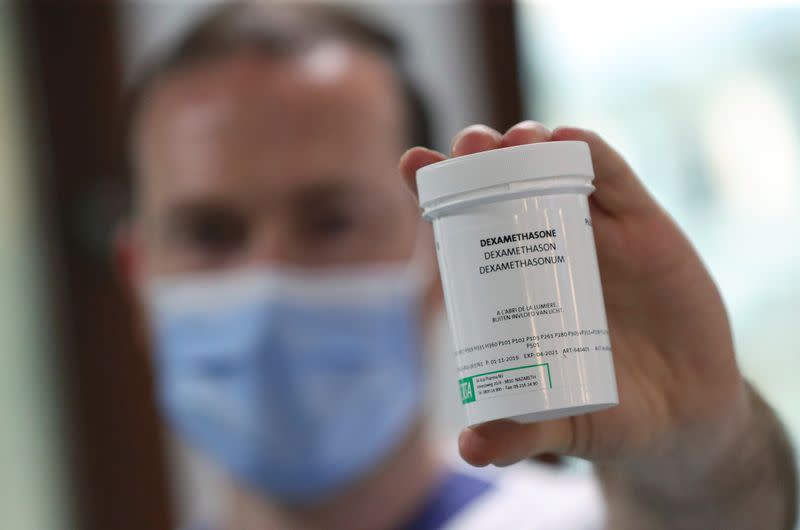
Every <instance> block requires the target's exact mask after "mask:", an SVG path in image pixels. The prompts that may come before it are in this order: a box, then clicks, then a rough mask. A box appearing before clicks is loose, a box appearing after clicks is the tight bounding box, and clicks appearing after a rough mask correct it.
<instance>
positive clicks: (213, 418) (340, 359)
mask: <svg viewBox="0 0 800 530" xmlns="http://www.w3.org/2000/svg"><path fill="white" fill-rule="evenodd" d="M130 117H131V120H130V124H129V126H128V131H127V132H128V135H129V142H128V148H129V162H130V171H131V175H132V178H133V180H134V190H133V191H134V193H133V204H132V208H133V211H132V215H131V219H130V222H129V224H128V226H127V228H126V229H125V230H124V231H122V232H121V234H122V235H121V237H120V239H119V242H118V243H119V244H118V253H119V256H120V263H121V265H122V268H123V270H124V273H125V275H126V277H127V278H128V279H129V281H130V284H131V286H132V288H133V291H134V292H135V293H136V295H137V297H138V300H139V302H140V305H141V308H142V311H143V313H144V314H145V315H147V318H148V321H149V323H150V328H151V335H152V341H153V349H154V352H153V360H154V363H155V367H156V372H157V375H158V380H159V390H158V392H159V401H160V404H161V408H162V411H163V414H164V417H165V419H166V421H167V423H168V424H169V425H170V427H171V428H172V429H174V430H175V432H176V433H177V434H178V435H179V436H180V437H181V438H182V439H183V440H184V441H185V442H186V443H188V444H189V445H191V446H193V447H195V448H196V449H198V450H199V451H200V452H201V453H202V454H204V455H205V456H206V457H207V458H208V459H209V460H210V461H211V462H213V463H215V464H216V465H217V466H218V467H219V468H221V469H222V470H223V471H224V472H225V473H226V475H227V477H228V479H229V480H228V501H229V502H228V506H227V509H226V512H225V514H224V520H222V521H219V522H217V524H218V525H219V526H218V527H219V528H226V529H231V530H233V529H247V530H251V529H252V530H255V529H261V528H265V529H266V528H269V529H273V528H274V529H292V530H294V529H299V530H302V529H326V530H335V529H353V530H358V529H365V530H366V529H370V530H373V529H374V530H381V529H397V528H407V529H430V528H452V529H461V528H464V529H466V528H481V529H501V528H507V529H518V528H558V529H573V528H601V527H603V526H604V525H607V526H608V527H610V528H637V529H641V528H698V529H700V528H702V529H707V528H726V529H737V528H748V529H749V528H764V529H772V528H774V529H780V528H790V527H791V525H792V524H793V523H792V521H793V520H794V517H795V511H796V508H795V505H794V502H795V497H796V491H795V489H794V488H795V478H794V463H793V458H792V454H791V449H790V447H789V445H788V442H787V441H786V437H785V435H784V433H783V430H782V428H781V426H780V423H779V422H778V420H777V419H776V417H775V415H774V414H773V413H772V411H771V410H770V408H769V407H768V406H767V405H766V404H765V403H764V401H763V400H762V399H761V398H760V397H759V396H758V394H757V393H756V392H755V391H754V390H753V389H752V387H750V386H749V385H748V384H747V383H746V382H745V380H744V379H743V377H742V375H741V374H740V372H739V371H738V368H737V366H736V362H735V358H734V353H733V346H732V340H731V332H730V328H729V325H728V321H727V317H726V315H725V311H724V308H723V306H722V302H721V300H720V297H719V294H718V293H717V290H716V287H715V286H714V283H713V282H712V280H711V278H710V277H709V275H708V273H707V271H706V270H705V268H704V266H703V265H702V263H701V262H700V260H699V258H698V257H697V255H696V253H695V251H694V250H693V249H692V247H691V245H690V244H689V242H688V241H687V240H686V239H685V238H684V236H683V235H682V234H681V233H680V231H679V230H678V228H677V227H676V226H675V224H674V223H673V222H672V221H671V220H670V218H669V217H668V216H667V214H666V213H664V212H663V210H661V208H660V207H659V206H658V204H657V203H655V202H654V200H653V199H652V198H651V197H650V196H649V195H648V193H647V192H646V190H645V189H644V187H643V186H642V184H641V183H640V182H639V180H638V179H637V177H636V176H635V175H634V174H633V172H632V171H631V169H630V168H629V167H628V165H627V164H626V163H625V162H624V160H623V159H622V158H621V157H620V155H619V154H617V153H616V152H615V151H613V150H612V149H611V148H610V147H609V146H608V145H607V144H606V143H605V142H604V141H603V140H602V139H601V138H600V137H599V136H597V135H596V134H594V133H592V132H588V131H585V130H582V129H577V128H559V129H556V130H554V131H550V130H548V129H546V128H545V127H544V126H542V125H541V124H538V123H535V122H523V123H520V124H518V125H517V126H515V127H513V128H511V129H510V130H508V131H507V132H505V133H504V134H501V133H500V132H498V131H495V130H492V129H490V128H488V127H485V126H472V127H469V128H467V129H465V130H464V131H462V132H461V133H460V134H459V135H458V136H457V137H456V138H455V139H454V141H453V145H452V152H451V153H450V154H451V156H462V155H466V154H469V153H474V152H478V151H483V150H487V149H494V148H497V147H504V146H510V145H518V144H523V143H531V142H539V141H550V140H583V141H586V142H588V143H589V144H590V147H591V151H592V154H593V163H594V166H595V171H596V174H597V180H596V185H597V191H596V192H595V194H594V195H592V197H591V205H592V215H593V221H594V230H595V237H596V240H597V248H598V256H599V261H600V267H601V276H602V281H603V290H604V295H605V299H606V306H607V312H608V318H609V325H610V332H611V337H612V342H613V345H614V356H615V363H616V367H617V376H618V381H619V390H620V405H619V406H618V407H617V408H614V409H611V410H608V411H603V412H598V413H594V414H589V415H585V416H580V417H573V418H565V419H562V420H554V421H549V422H543V423H536V424H529V425H519V424H514V423H511V422H503V421H501V422H493V423H489V424H485V425H481V426H478V427H475V428H472V429H466V430H464V431H463V432H462V434H461V437H460V439H459V448H460V452H461V455H462V456H463V458H464V459H465V460H466V461H467V462H469V463H471V464H473V465H475V466H485V465H488V464H490V463H493V464H496V465H498V466H505V465H509V464H511V463H514V462H518V461H520V460H523V459H527V458H529V457H531V456H534V455H537V454H542V453H558V454H566V455H574V456H579V457H583V458H586V459H588V460H590V461H592V462H593V463H594V464H595V470H596V476H597V479H594V478H593V477H592V476H589V475H586V476H584V477H582V478H581V479H580V480H574V479H565V478H564V477H563V476H561V473H560V472H559V471H555V470H551V469H539V468H535V467H531V468H530V469H535V471H531V472H529V473H522V472H520V473H516V474H514V473H509V474H506V475H501V476H499V477H498V478H497V479H487V478H483V477H478V476H476V475H472V474H469V473H466V472H462V471H458V470H456V469H453V468H452V466H449V465H448V464H447V463H445V460H444V459H443V458H442V457H441V456H440V454H439V451H438V450H437V448H436V447H434V444H432V443H431V441H430V439H429V437H428V434H427V430H426V427H425V422H424V418H423V416H424V412H423V406H422V405H423V398H422V394H423V392H422V388H421V386H422V379H423V371H422V368H421V356H422V346H421V345H422V342H423V337H424V334H425V332H426V330H427V327H428V326H429V324H428V323H429V322H430V321H431V320H432V317H433V315H434V314H435V312H437V311H439V310H440V306H441V291H440V286H439V283H438V276H437V271H436V266H435V260H434V254H433V249H432V242H431V234H430V229H429V227H428V226H427V225H426V224H425V223H424V222H422V221H421V220H420V216H419V209H418V207H417V206H416V204H415V201H414V200H413V197H412V194H410V193H409V192H408V189H406V188H405V187H404V186H402V183H401V181H400V176H399V175H398V174H397V173H398V171H397V161H398V159H401V162H400V172H401V173H402V175H403V176H404V177H405V179H406V180H407V182H408V184H409V185H410V187H411V189H412V190H413V189H414V184H413V181H414V175H415V172H416V170H417V169H419V168H420V167H423V166H424V165H426V164H429V163H433V162H436V161H439V160H443V159H444V158H445V156H444V155H442V154H440V153H437V152H434V151H431V150H429V149H426V148H422V147H416V148H413V149H410V150H407V147H408V146H410V145H415V144H417V145H429V143H430V142H429V138H428V136H427V134H426V130H427V126H426V118H425V115H424V113H423V112H422V107H421V106H420V102H419V99H418V96H417V95H416V93H415V91H414V90H413V88H412V86H411V85H410V83H409V81H408V78H407V77H406V76H405V75H404V74H403V73H402V69H401V68H399V66H398V64H397V61H396V59H395V58H394V51H393V46H392V44H391V41H390V39H388V38H386V37H385V36H383V35H381V33H380V32H377V31H375V30H373V29H371V28H369V27H368V26H365V25H363V24H362V23H360V22H358V21H357V20H355V19H353V18H351V17H348V16H345V15H343V14H341V13H339V12H337V11H335V10H332V9H330V8H322V7H315V8H311V7H304V8H299V7H292V8H286V7H284V8H282V9H278V8H276V7H265V6H261V5H255V4H253V5H250V4H235V5H232V6H227V7H225V8H223V9H222V10H221V11H220V12H217V13H215V14H213V15H211V16H210V17H208V18H206V19H204V20H201V21H200V22H198V23H197V25H195V26H194V27H193V28H192V29H190V31H189V32H188V33H187V35H186V36H185V37H184V38H183V39H182V40H180V41H179V42H178V44H177V45H176V46H175V47H174V49H173V50H172V51H171V52H170V53H168V54H167V55H166V56H165V57H164V58H163V59H162V60H161V61H159V62H158V63H157V64H156V66H155V67H154V69H153V70H152V71H151V72H150V74H149V75H147V76H145V78H144V80H143V81H142V82H141V83H140V84H139V85H138V86H137V88H136V90H135V99H134V104H133V105H132V107H131V114H130ZM404 153H405V154H404ZM401 155H402V158H401ZM454 391H455V390H454ZM530 465H531V466H533V464H530ZM514 469H521V468H520V466H515V468H514ZM509 477H511V478H509ZM601 491H602V495H601ZM214 528H216V527H214Z"/></svg>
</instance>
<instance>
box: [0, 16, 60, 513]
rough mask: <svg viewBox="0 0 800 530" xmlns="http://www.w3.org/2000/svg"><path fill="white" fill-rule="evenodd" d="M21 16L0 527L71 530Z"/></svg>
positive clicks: (3, 135) (12, 80)
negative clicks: (23, 73)
mask: <svg viewBox="0 0 800 530" xmlns="http://www.w3.org/2000/svg"><path fill="white" fill-rule="evenodd" d="M17 15H18V13H17V12H16V11H14V10H13V9H12V6H11V5H10V4H8V3H6V2H3V3H0V116H2V119H0V527H2V528H14V529H16V528H19V529H34V528H43V529H47V528H52V529H55V528H69V527H72V524H73V522H74V521H73V519H72V513H71V510H70V508H71V501H72V500H73V499H72V497H71V496H70V494H69V487H68V484H69V482H68V478H69V476H68V471H69V470H68V465H67V463H66V462H67V449H66V447H65V444H66V440H67V436H65V431H64V413H65V410H64V407H62V398H63V393H62V390H63V389H62V388H61V386H60V383H61V379H60V378H59V374H58V367H59V366H60V360H59V359H58V358H57V357H56V355H55V352H54V350H53V337H52V331H53V330H52V326H51V320H50V317H51V312H50V310H49V300H48V296H47V294H46V293H47V292H48V287H50V286H51V284H50V280H49V275H48V273H47V271H48V265H47V260H46V258H45V255H46V250H45V248H44V245H43V241H44V238H43V237H42V236H43V233H42V226H41V223H40V220H41V219H40V212H39V211H38V210H37V205H38V203H39V201H38V200H37V199H36V197H35V192H36V191H37V186H36V183H35V182H34V173H33V168H32V165H31V157H32V156H33V155H34V153H35V151H34V149H33V146H32V145H31V142H30V140H31V133H32V127H31V121H30V116H29V115H28V114H27V112H26V103H27V102H28V101H27V98H26V95H27V93H26V88H27V86H26V84H25V83H24V82H23V79H22V75H21V74H22V69H23V68H24V66H25V63H24V60H23V59H24V58H23V56H22V53H21V50H22V46H21V43H20V37H21V35H20V32H19V26H18V25H17V24H16V22H17V21H18V18H17ZM65 525H66V526H65Z"/></svg>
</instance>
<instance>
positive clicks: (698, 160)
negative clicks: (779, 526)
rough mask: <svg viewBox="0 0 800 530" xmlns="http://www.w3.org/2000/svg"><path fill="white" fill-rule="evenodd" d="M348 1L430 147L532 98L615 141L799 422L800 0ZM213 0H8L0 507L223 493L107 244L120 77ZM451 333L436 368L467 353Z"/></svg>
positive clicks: (97, 508)
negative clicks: (396, 44)
mask: <svg viewBox="0 0 800 530" xmlns="http://www.w3.org/2000/svg"><path fill="white" fill-rule="evenodd" d="M783 4H786V2H783ZM348 5H349V6H350V7H351V8H352V9H354V10H356V11H358V12H359V13H361V14H362V15H364V16H366V17H369V18H372V19H374V20H375V21H377V22H379V23H381V24H383V25H385V26H386V27H388V28H389V29H391V30H393V31H394V32H396V33H397V34H398V35H399V36H400V37H402V38H403V39H404V41H405V42H406V47H407V58H408V63H409V67H410V69H411V70H412V73H413V74H414V75H415V77H416V78H417V79H418V80H419V82H420V84H421V87H422V89H423V92H424V93H425V95H426V96H427V99H428V103H429V105H430V106H431V108H432V110H433V111H434V121H435V138H436V145H435V147H437V148H439V149H443V150H447V149H448V146H449V141H450V138H451V136H452V135H453V134H454V133H455V132H456V131H457V130H458V129H460V128H461V127H463V126H465V125H468V124H470V123H473V122H486V123H488V124H490V125H493V126H496V127H498V128H504V127H507V126H509V125H511V124H512V123H513V122H515V121H516V120H518V119H521V118H523V117H531V118H534V119H538V120H540V121H543V122H544V123H545V124H547V125H549V126H557V125H559V124H575V125H581V126H586V127H591V128H594V129H597V130H598V131H600V132H601V133H602V134H603V135H605V136H606V137H608V138H609V139H610V140H611V142H612V143H613V144H615V145H616V146H617V147H619V149H620V150H621V151H622V152H623V153H624V154H625V156H626V157H627V158H628V159H629V160H630V161H631V163H632V165H633V166H634V167H635V168H636V169H637V170H638V172H639V174H640V176H641V177H642V178H643V180H644V181H645V182H646V184H647V185H648V187H649V188H650V189H651V190H652V192H653V193H654V194H655V195H656V197H657V198H658V199H659V200H660V201H661V202H662V203H663V204H664V205H665V207H666V208H667V209H668V210H669V211H670V213H671V214H672V215H673V216H674V217H675V218H676V220H677V221H678V222H679V223H680V224H681V226H682V227H683V229H684V230H685V231H686V232H687V233H688V235H689V237H690V238H691V239H692V241H693V242H694V243H695V244H696V245H697V247H698V249H699V251H700V253H701V255H702V256H703V258H704V260H705V261H706V263H707V265H708V266H709V268H710V269H711V272H712V275H713V276H714V278H715V279H716V280H717V282H718V283H719V284H720V287H721V290H722V293H723V296H724V298H725V301H726V303H727V305H728V309H729V312H730V315H731V319H732V322H733V325H734V332H735V336H736V341H737V348H738V355H739V360H740V363H741V365H742V369H743V371H744V373H745V375H746V376H747V377H749V378H750V379H752V380H753V381H754V382H755V384H756V385H757V386H758V387H759V389H760V390H761V391H763V392H764V393H765V395H766V396H767V397H768V398H769V399H770V401H771V402H772V403H773V404H774V405H775V406H776V408H777V409H778V410H779V412H780V413H781V415H782V417H783V418H784V419H785V421H786V423H787V425H788V426H789V427H790V430H791V432H792V434H793V436H795V438H796V439H797V437H798V435H800V394H798V392H797V391H796V390H795V387H796V384H795V382H794V378H795V374H796V373H797V372H799V371H800V357H799V356H798V355H797V352H798V340H797V335H796V331H795V330H796V324H795V322H796V319H797V318H798V316H800V243H799V242H800V222H799V221H798V217H797V213H796V208H795V207H794V204H795V202H796V201H797V200H798V199H800V39H798V36H800V6H787V5H782V6H780V7H777V6H770V5H769V3H760V4H759V5H755V3H751V4H750V7H740V8H735V9H726V8H723V7H714V8H710V7H709V8H697V7H693V8H687V7H669V8H667V7H661V8H658V9H653V8H647V9H645V8H643V7H636V6H635V5H632V4H631V3H626V5H625V7H623V8H618V7H617V8H615V7H614V6H613V5H612V4H609V3H600V4H598V3H592V4H591V5H582V6H581V7H580V8H579V14H580V16H576V9H578V8H576V7H575V5H574V4H573V3H571V2H568V3H554V2H548V3H544V4H543V3H533V2H518V3H513V4H512V3H510V2H495V1H489V0H486V1H478V0H475V1H472V2H456V1H451V2H446V1H424V0H416V1H414V0H402V1H394V2H384V3H380V4H379V3H375V2H370V3H362V4H352V3H349V4H348ZM12 6H15V7H16V8H17V9H16V10H12V9H11V7H12ZM210 7H212V4H209V3H207V2H198V1H190V0H143V1H133V0H129V1H120V0H117V1H110V0H109V1H104V2H99V1H98V2H77V1H76V2H59V3H55V2H39V1H22V0H18V1H16V2H14V3H9V2H4V3H0V116H2V119H0V303H1V304H2V305H0V343H2V348H0V351H2V353H1V354H0V355H1V356H0V362H1V363H2V365H1V366H0V421H2V434H0V465H2V469H0V527H1V528H6V527H8V528H14V529H36V530H46V529H56V528H57V529H62V528H80V529H87V530H100V529H103V530H106V529H109V528H113V529H115V530H125V529H140V528H171V527H173V526H175V524H176V523H177V522H179V521H188V520H191V519H195V518H197V517H202V516H204V515H206V514H208V513H212V512H214V511H215V510H216V509H217V507H218V498H217V497H216V496H215V494H214V492H215V477H214V476H213V473H212V472H211V471H210V470H209V469H206V468H204V467H203V465H202V463H201V462H200V461H199V460H198V459H197V458H195V457H194V456H193V455H190V454H187V453H185V452H184V451H183V450H179V449H177V447H176V445H175V444H174V443H173V442H172V441H171V440H169V438H168V437H165V436H164V433H163V432H162V430H161V428H160V427H159V424H158V420H157V415H156V413H155V408H154V406H153V400H152V376H151V374H150V372H149V369H148V366H147V352H146V348H145V347H144V346H143V344H141V341H139V340H137V335H136V333H135V330H134V328H133V326H132V324H131V318H130V317H131V315H130V308H129V307H128V305H127V303H126V299H125V296H124V293H123V291H122V289H121V287H120V284H119V282H118V281H117V280H116V278H115V276H114V273H113V267H112V263H111V256H110V254H109V251H108V244H107V242H108V240H109V238H110V237H111V233H112V231H113V226H114V220H115V219H116V216H117V215H118V213H119V210H120V197H121V189H122V188H123V187H124V183H123V182H121V181H120V176H119V174H118V173H116V170H115V166H114V162H113V161H114V157H115V153H114V142H113V137H114V136H115V133H116V132H117V121H116V118H117V114H118V106H119V101H120V94H121V93H122V91H123V89H124V85H125V83H126V81H127V80H129V79H130V78H131V77H132V76H133V75H135V73H136V71H137V70H138V69H139V68H141V67H142V65H144V64H146V62H147V60H148V57H151V56H152V54H154V53H157V52H158V51H159V50H160V49H161V47H163V46H165V45H166V44H167V43H168V42H169V41H170V40H171V39H173V38H175V37H176V35H177V34H178V32H179V31H181V29H182V28H184V27H185V26H186V25H187V24H189V23H190V22H191V21H192V20H193V19H194V17H197V16H199V15H200V14H202V13H203V12H204V11H205V10H207V9H209V8H210ZM439 330H440V332H439V333H438V334H437V336H435V337H432V340H431V344H429V346H428V349H429V350H430V352H431V355H429V359H430V360H431V370H430V372H431V379H432V380H434V381H435V380H437V379H440V380H447V378H450V377H451V374H452V369H453V367H452V365H451V363H452V360H451V357H450V356H449V354H448V353H447V352H449V351H450V348H449V345H448V339H447V334H446V330H445V328H444V322H443V321H442V322H441V323H440V326H439ZM432 386H433V385H432ZM436 386H438V389H437V390H434V391H431V392H430V403H431V407H430V416H431V418H432V424H433V425H434V427H435V429H436V433H437V434H438V435H439V436H440V437H441V439H442V440H449V439H450V437H451V436H453V435H454V433H455V432H456V431H457V430H458V428H459V427H460V425H461V421H462V412H461V410H460V408H459V405H458V401H457V399H456V387H455V385H454V386H453V388H452V392H449V391H448V390H447V388H446V387H444V386H443V385H441V384H439V385H436ZM7 523H8V524H7Z"/></svg>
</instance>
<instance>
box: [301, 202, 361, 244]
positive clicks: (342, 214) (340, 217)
mask: <svg viewBox="0 0 800 530" xmlns="http://www.w3.org/2000/svg"><path fill="white" fill-rule="evenodd" d="M356 224H357V222H356V218H355V214H353V213H352V212H348V211H345V210H343V209H323V210H319V211H316V212H313V213H312V214H310V215H308V217H307V219H306V222H305V223H304V225H305V226H304V230H305V231H306V233H307V235H308V236H309V237H313V238H317V239H333V238H338V237H343V236H346V235H348V234H349V233H350V232H352V231H353V230H355V228H356Z"/></svg>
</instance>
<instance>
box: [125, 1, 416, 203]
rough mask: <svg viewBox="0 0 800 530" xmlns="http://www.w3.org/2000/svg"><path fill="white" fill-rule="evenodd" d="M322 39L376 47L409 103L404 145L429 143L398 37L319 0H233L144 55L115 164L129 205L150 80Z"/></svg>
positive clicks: (298, 49) (293, 50)
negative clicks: (151, 56)
mask: <svg viewBox="0 0 800 530" xmlns="http://www.w3.org/2000/svg"><path fill="white" fill-rule="evenodd" d="M326 41H338V42H341V43H344V44H349V45H352V46H355V47H358V48H362V49H366V50H369V51H373V52H376V53H378V54H379V55H380V56H381V57H383V58H384V59H385V60H386V61H387V62H388V63H389V65H390V66H391V67H392V69H393V70H394V72H395V75H396V78H397V80H398V85H399V88H400V92H401V97H402V99H403V100H404V103H405V105H406V108H407V113H406V115H407V124H408V131H409V134H408V140H407V141H408V146H409V147H410V146H412V145H424V146H428V145H431V141H432V134H431V121H430V116H429V113H428V109H427V106H426V104H425V101H424V99H423V97H422V95H421V93H420V91H419V90H418V88H417V86H416V84H415V83H414V81H413V79H412V78H411V76H410V74H409V73H408V72H407V70H406V68H405V66H404V62H403V49H402V46H401V44H400V41H399V40H398V39H397V38H396V37H395V36H394V35H392V34H390V33H388V32H387V31H385V30H384V29H382V28H379V27H378V26H375V25H373V24H370V23H368V22H366V21H365V20H363V19H361V18H359V17H358V16H356V15H354V14H353V13H352V12H350V11H347V10H344V9H342V8H337V7H334V6H330V5H324V4H300V5H291V6H289V5H284V4H279V5H268V4H265V3H264V2H263V1H262V2H255V1H246V0H243V1H236V2H230V3H226V4H224V5H223V6H221V7H217V8H215V9H213V10H212V11H210V12H209V13H208V14H206V15H205V16H203V17H202V18H201V19H199V20H198V21H197V22H195V23H194V24H192V25H191V26H190V27H189V29H188V30H187V31H185V32H184V33H183V35H182V36H181V37H180V38H178V40H177V41H175V43H174V44H173V45H172V46H170V47H168V49H167V50H166V51H165V52H163V53H162V54H160V55H159V56H157V57H156V58H155V60H153V61H152V62H150V63H149V64H148V65H147V67H146V68H145V69H144V71H143V72H142V73H141V74H140V75H139V76H138V77H137V78H136V79H135V80H134V82H133V83H132V84H131V86H130V87H129V89H128V91H127V97H126V101H125V104H124V109H123V116H122V118H123V121H122V128H121V129H122V130H121V137H120V145H119V150H120V166H121V168H120V171H121V173H122V176H123V179H124V184H125V186H126V187H127V188H128V190H129V192H128V193H127V200H126V202H127V204H126V209H127V211H129V212H130V211H131V210H132V208H133V189H134V180H135V178H136V164H135V161H134V159H133V152H132V147H133V142H134V137H135V130H136V122H137V118H138V115H139V114H140V112H141V107H142V105H143V102H144V100H145V99H146V96H147V95H148V94H149V92H150V91H151V90H152V89H153V88H154V86H155V85H156V83H157V82H158V81H159V80H161V79H163V78H165V77H167V76H168V75H169V74H172V73H175V72H177V71H179V70H181V69H183V68H185V67H188V66H192V65H195V64H202V63H204V62H209V61H212V60H214V59H218V58H224V57H226V56H232V55H235V54H237V53H240V52H245V51H246V52H255V53H257V54H262V55H265V56H269V57H291V56H293V55H298V54H301V53H303V52H304V51H306V50H308V49H310V48H312V47H313V46H315V45H318V44H320V43H324V42H326Z"/></svg>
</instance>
